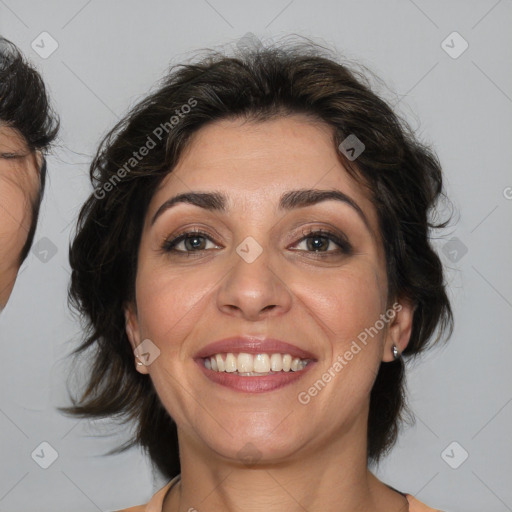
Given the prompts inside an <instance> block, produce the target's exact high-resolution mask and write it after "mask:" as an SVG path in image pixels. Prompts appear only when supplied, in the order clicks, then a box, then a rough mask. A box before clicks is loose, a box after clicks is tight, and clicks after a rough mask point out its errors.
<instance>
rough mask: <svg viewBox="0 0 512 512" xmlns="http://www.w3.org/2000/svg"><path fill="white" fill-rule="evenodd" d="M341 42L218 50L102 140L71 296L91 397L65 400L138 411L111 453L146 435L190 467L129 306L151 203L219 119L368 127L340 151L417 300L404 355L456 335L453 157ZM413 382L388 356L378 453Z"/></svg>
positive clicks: (165, 454) (120, 412)
mask: <svg viewBox="0 0 512 512" xmlns="http://www.w3.org/2000/svg"><path fill="white" fill-rule="evenodd" d="M331 53H332V55H331ZM331 53H330V52H329V51H328V50H326V49H325V48H323V47H320V46H318V45H317V44H315V43H312V42H301V43H297V44H290V45H286V44H282V45H281V46H278V45H271V46H266V47H263V48H260V49H251V48H247V47H246V48H244V49H240V50H239V51H238V53H237V54H235V55H233V56H229V55H227V54H223V53H221V52H218V51H210V52H207V54H206V56H202V58H201V59H200V60H198V61H197V62H190V63H187V64H179V65H176V66H173V67H171V68H170V70H169V72H168V74H167V75H166V76H165V77H164V79H163V80H162V82H161V83H160V84H159V87H158V89H157V90H156V91H154V92H152V93H151V94H150V95H148V96H147V97H146V98H145V99H143V100H141V101H140V102H139V103H138V104H137V105H136V106H135V107H133V109H132V110H131V111H130V112H129V113H128V114H127V115H126V116H125V117H124V118H123V119H122V120H121V121H120V122H119V123H118V124H117V125H116V126H115V127H114V128H113V129H112V130H111V131H110V132H109V133H108V134H107V135H106V136H105V138H104V139H103V140H102V142H101V144H100V146H99V148H98V151H97V154H96V156H95V158H94V160H93V162H92V164H91V167H90V178H91V182H92V185H93V187H94V193H93V194H91V196H90V197H89V198H88V200H87V201H86V203H85V204H84V205H83V207H82V209H81V212H80V215H79V219H78V224H77V231H76V236H75V238H74V239H73V240H72V243H71V245H70V251H69V259H70V265H71V269H72V274H71V284H70V288H69V301H70V304H71V305H72V307H73V308H74V309H75V310H76V311H77V312H79V313H80V314H82V315H83V316H84V318H85V322H86V327H87V332H86V335H85V337H84V340H83V342H82V343H81V345H80V346H79V347H77V348H76V349H75V350H74V351H73V353H72V354H71V355H73V354H75V355H78V354H80V353H82V352H83V351H85V350H86V349H88V348H92V349H93V352H92V353H91V358H92V361H91V360H90V361H89V362H90V363H91V364H92V366H91V369H90V373H89V375H88V382H87V386H86V389H85V391H84V393H83V395H82V396H81V398H80V400H79V401H78V402H77V401H76V400H75V399H74V398H72V401H73V404H74V405H73V406H72V407H66V408H60V409H61V410H62V411H64V412H66V413H69V414H72V415H77V416H80V417H108V416H111V417H113V416H124V417H125V418H128V420H135V421H136V422H137V431H136V435H135V438H134V439H131V440H130V441H128V442H127V443H125V445H123V446H122V447H120V448H118V449H115V450H111V451H110V452H109V454H112V453H119V452H122V451H124V450H126V449H128V448H130V447H132V446H134V445H135V444H136V443H138V444H140V445H141V446H142V447H143V448H144V449H145V450H147V452H148V453H149V455H150V457H151V459H152V460H153V462H154V463H156V465H157V467H158V468H159V469H160V471H161V472H162V473H163V474H165V475H166V476H167V477H169V478H170V477H172V476H175V475H177V474H178V473H179V472H180V462H179V457H178V445H177V430H176V424H175V423H174V421H173V420H172V418H171V417H170V415H169V413H168V412H167V410H166V409H165V408H164V406H163V405H162V403H161V401H160V399H159V397H158V395H157V393H156V391H155V388H154V386H153V384H152V381H151V379H150V378H148V376H146V375H141V374H139V373H138V372H137V371H136V369H135V365H134V354H133V352H132V349H131V346H130V343H129V340H128V337H127V334H126V332H125V317H124V315H123V305H124V304H125V303H126V302H127V301H130V300H134V299H135V275H136V269H137V252H138V247H139V244H140V239H141V233H142V229H143V222H144V218H145V216H146V212H147V208H148V204H149V202H150V200H151V198H152V196H153V195H154V193H155V190H156V188H157V187H158V185H159V184H160V183H161V182H162V180H163V179H164V178H165V177H166V176H167V175H168V174H169V173H171V172H172V170H173V169H174V168H175V166H176V165H177V163H178V160H179V158H180V155H181V154H182V153H183V150H184V148H185V147H187V144H188V142H189V141H190V140H191V136H192V135H193V134H194V133H195V132H197V131H198V130H199V129H200V128H201V127H203V126H205V125H206V124H208V123H211V122H214V121H217V120H221V119H236V118H242V119H247V120H256V121H265V120H269V119H273V118H278V117H282V116H288V115H293V114H296V113H302V114H307V115H310V116H311V117H312V118H313V119H317V120H321V121H323V122H324V123H327V124H328V125H329V126H330V127H332V129H333V141H332V143H333V145H334V146H335V147H336V148H338V147H339V144H340V143H341V142H342V141H344V140H345V138H346V137H347V136H348V135H350V134H354V135H356V136H357V137H358V139H360V140H361V141H362V142H363V143H364V145H365V150H364V152H363V153H362V154H361V155H360V156H359V157H358V158H357V160H356V161H350V159H349V158H347V156H346V155H344V154H343V152H341V151H338V154H339V158H340V159H341V162H342V163H343V164H344V166H345V168H346V169H347V171H348V172H350V174H351V175H352V176H353V177H354V178H355V179H357V180H358V182H359V183H361V184H363V185H365V186H366V187H368V189H369V190H370V191H371V194H372V201H373V204H374V205H375V207H376V210H377V213H378V219H379V228H380V232H381V234H382V239H383V244H384V249H385V255H386V272H387V276H388V282H389V297H388V300H390V299H392V298H394V297H399V296H404V297H408V298H410V299H411V300H412V301H413V302H414V304H415V310H414V316H413V327H412V333H411V337H410V341H409V344H408V345H407V347H406V349H405V350H404V354H405V355H409V356H412V355H416V354H419V353H420V352H422V351H424V350H425V349H426V348H427V346H430V345H433V344H434V343H436V342H437V341H438V340H440V339H441V334H442V332H445V331H446V329H447V328H448V329H449V334H450V335H451V332H452V330H453V317H452V311H451V307H450V303H449V299H448V297H447V294H446V290H445V284H444V276H443V268H442V263H441V261H440V259H439V257H438V255H437V254H436V252H435V250H434V249H433V247H432V246H431V243H430V240H429V230H430V229H433V228H439V227H445V225H446V222H445V223H439V224H435V223H434V222H433V221H432V220H431V219H429V212H430V211H431V209H432V208H433V207H434V205H435V203H436V202H437V200H438V199H439V198H440V195H441V194H442V195H444V192H443V183H442V172H441V166H440V163H439V161H438V159H437V157H436V155H435V153H434V152H433V150H431V149H430V148H429V147H428V146H427V145H425V144H422V143H420V142H419V141H418V140H416V138H415V137H414V135H413V133H412V130H411V129H410V128H409V126H408V125H407V123H405V121H401V120H400V119H399V117H398V115H397V114H395V113H394V112H393V110H392V108H391V107H390V106H389V105H388V104H387V103H386V102H385V101H384V100H383V99H381V98H380V97H378V96H377V95H376V94H375V93H374V92H372V90H371V86H370V82H369V80H368V79H367V77H366V76H365V74H364V73H363V72H361V71H359V70H357V69H356V67H355V66H352V69H351V67H350V66H349V65H347V64H343V63H340V62H337V56H336V54H335V53H334V52H331ZM192 104H193V105H194V106H193V108H188V107H187V108H185V105H192ZM184 112H186V113H184ZM177 113H180V116H179V118H177V119H176V120H173V116H176V114H177ZM181 113H184V115H181ZM159 137H160V138H159ZM149 139H151V140H152V142H153V144H155V146H154V147H152V149H151V150H150V151H149V152H148V154H147V155H146V156H145V157H144V158H141V159H140V160H138V159H135V158H133V152H134V150H135V149H138V148H142V147H143V146H145V145H147V144H148V142H149ZM127 163H129V165H128V166H127V165H126V164H127ZM120 176H122V177H120ZM437 329H438V330H439V332H438V336H437V337H436V339H435V340H433V339H432V338H433V335H434V333H435V331H436V330H437ZM404 386H405V384H404V362H403V361H402V358H399V359H397V360H396V361H393V362H389V363H382V364H381V365H380V369H379V372H378V375H377V377H376V380H375V383H374V386H373V388H372V391H371V396H370V411H369V418H368V439H367V441H368V443H367V456H368V458H367V460H368V462H372V461H373V462H378V460H379V458H380V457H381V456H382V455H383V454H384V453H386V452H387V451H389V449H390V448H391V447H392V446H393V444H394V443H395V441H396V437H397V433H398V427H399V423H400V420H402V419H404V412H406V411H408V408H407V403H406V396H405V390H404Z"/></svg>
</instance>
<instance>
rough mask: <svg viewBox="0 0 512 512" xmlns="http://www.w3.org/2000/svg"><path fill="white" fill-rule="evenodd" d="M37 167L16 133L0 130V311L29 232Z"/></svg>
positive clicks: (37, 182) (36, 163)
mask: <svg viewBox="0 0 512 512" xmlns="http://www.w3.org/2000/svg"><path fill="white" fill-rule="evenodd" d="M39 164H40V162H39V161H38V155H37V154H35V153H34V152H33V151H30V150H29V148H28V147H27V144H26V142H25V140H24V139H23V137H21V136H20V135H19V133H18V132H17V131H16V130H13V129H12V128H8V127H5V126H0V309H2V308H3V307H5V304H6V303H7V299H8V298H9V295H10V294H11V291H12V288H13V286H14V282H15V280H16V275H17V273H18V270H19V259H20V255H21V251H22V249H23V247H24V245H25V242H26V240H27V236H28V233H29V230H30V226H31V222H32V211H33V206H32V205H33V204H34V201H36V199H37V194H38V190H39Z"/></svg>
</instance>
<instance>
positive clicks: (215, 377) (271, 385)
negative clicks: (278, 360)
mask: <svg viewBox="0 0 512 512" xmlns="http://www.w3.org/2000/svg"><path fill="white" fill-rule="evenodd" d="M196 363H197V364H198V365H199V368H200V369H201V370H202V372H203V373H204V374H205V375H206V377H208V379H210V380H211V381H213V382H215V383H216V384H220V385H221V386H226V387H228V388H231V389H234V390H236V391H243V392H244V393H264V392H266V391H274V390H276V389H279V388H282V387H284V386H287V385H288V384H291V383H292V382H296V381H297V380H299V379H300V378H301V377H303V376H304V375H305V374H306V373H307V372H308V371H309V370H310V369H311V367H313V366H314V365H315V361H311V362H310V363H309V364H308V365H307V366H306V367H305V368H304V369H302V370H300V371H297V372H293V371H292V370H290V371H289V372H280V373H276V374H274V375H263V376H261V377H257V376H254V377H240V376H239V375H238V374H236V373H227V372H216V371H214V370H209V369H208V368H206V366H205V365H204V360H203V359H199V360H196Z"/></svg>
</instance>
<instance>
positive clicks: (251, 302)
mask: <svg viewBox="0 0 512 512" xmlns="http://www.w3.org/2000/svg"><path fill="white" fill-rule="evenodd" d="M217 301H218V307H219V309H220V310H221V311H222V313H223V314H227V315H232V316H236V317H238V318H243V319H246V320H250V321H257V320H262V319H265V318H268V317H269V316H278V315H282V314H284V313H285V312H286V311H288V310H289V309H290V306H291V303H292V293H291V291H290V289H289V288H288V286H287V284H286V282H285V280H284V279H283V276H282V275H280V272H279V270H278V269H276V268H273V267H272V265H271V262H270V258H269V257H268V251H267V250H264V251H263V252H262V253H261V254H260V255H259V256H258V257H257V258H256V259H255V260H254V261H252V262H250V263H249V262H247V261H246V260H244V258H242V257H240V256H239V254H238V253H234V255H233V263H232V267H231V268H230V269H229V270H228V271H227V274H226V276H225V278H224V279H223V281H222V284H221V286H220V288H219V291H218V295H217Z"/></svg>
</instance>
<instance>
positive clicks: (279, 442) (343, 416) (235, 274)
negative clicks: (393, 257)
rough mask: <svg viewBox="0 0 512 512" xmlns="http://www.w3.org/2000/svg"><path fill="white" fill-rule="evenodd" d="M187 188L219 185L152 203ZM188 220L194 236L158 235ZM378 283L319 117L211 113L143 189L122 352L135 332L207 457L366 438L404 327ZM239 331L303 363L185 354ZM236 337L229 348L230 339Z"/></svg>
mask: <svg viewBox="0 0 512 512" xmlns="http://www.w3.org/2000/svg"><path fill="white" fill-rule="evenodd" d="M297 190H315V191H320V190H322V191H338V192H341V193H342V194H344V196H346V197H348V198H350V200H351V201H352V202H353V205H351V204H349V203H348V202H347V201H340V200H335V199H329V200H325V201H319V202H313V203H311V204H308V205H304V204H301V203H300V201H299V202H298V203H297V202H295V203H294V202H293V201H290V200H288V201H285V202H286V208H282V209H281V208H280V206H279V205H280V201H281V198H282V197H283V196H284V197H285V198H286V197H288V199H289V197H290V196H289V194H290V193H291V192H293V191H297ZM192 192H201V193H213V192H215V193H217V194H222V195H223V196H224V197H225V208H224V209H223V210H220V209H212V208H205V207H201V206H198V205H195V204H190V203H187V202H178V203H176V204H174V206H171V207H167V208H166V207H165V206H163V205H165V203H166V202H168V201H169V200H170V199H172V198H173V197H175V196H177V195H178V194H189V193H192ZM204 205H205V204H203V206H204ZM354 205H355V206H354ZM167 206H169V205H167ZM194 230H196V231H197V230H199V231H201V232H202V233H205V234H206V235H204V234H201V235H197V234H196V235H195V236H196V238H192V239H189V240H181V241H178V242H177V243H176V244H174V247H172V245H173V244H172V243H171V242H172V239H174V238H176V237H177V236H178V235H181V234H183V233H184V232H190V231H194ZM319 230H322V231H324V233H321V234H320V235H311V236H310V235H309V233H314V232H316V231H319ZM329 233H332V235H333V236H334V237H338V239H340V240H341V244H340V245H338V243H337V242H335V241H331V240H330V239H329V238H328V236H330V235H329ZM326 235H327V236H326ZM172 248H174V251H172V250H169V249H172ZM387 290H388V288H387V279H386V272H385V257H384V250H383V247H382V242H381V240H380V235H379V231H378V220H377V214H376V211H375V208H374V206H373V204H372V202H371V201H370V200H369V198H368V197H367V192H366V191H365V190H364V189H363V188H362V187H361V186H360V185H358V184H357V183H356V182H355V181H354V180H353V179H352V178H351V177H350V176H349V174H348V173H347V172H346V170H345V169H344V167H343V166H342V164H341V163H340V161H339V159H338V156H337V153H336V150H335V148H334V145H333V142H332V135H331V130H330V128H329V127H328V126H327V125H324V124H320V123H316V124H315V123H313V122H312V121H311V120H309V119H308V118H306V117H303V116H301V115H294V116H290V117H287V118H280V119H276V120H272V121H265V122H261V123H253V122H250V123H245V124H244V123H242V122H241V121H239V120H223V121H220V122H215V123H213V124H210V125H208V126H206V127H204V128H202V129H201V130H199V131H198V132H197V133H196V134H195V137H194V139H193V140H192V142H191V144H190V145H189V147H188V149H187V151H186V152H185V153H184V154H183V156H182V158H181V160H180V163H179V165H177V167H176V168H175V170H174V171H173V172H172V173H171V174H169V175H168V176H167V177H166V179H165V180H164V181H163V183H162V185H161V187H160V188H159V189H158V190H157V192H156V193H155V195H154V197H153V198H152V201H151V203H150V205H149V209H148V213H147V216H146V219H145V224H144V229H143V233H142V238H141V243H140V248H139V260H138V270H137V277H136V309H135V308H134V307H129V308H127V310H126V317H127V333H128V336H129V338H130V342H131V344H132V348H134V349H135V348H136V347H138V346H139V344H141V343H142V342H143V341H144V343H142V347H143V349H144V350H142V352H144V353H146V354H148V355H146V356H144V357H141V358H140V359H141V360H143V361H145V362H144V365H142V366H137V369H138V370H139V371H140V372H141V373H149V374H150V377H151V379H152V381H153V383H154V386H155V388H156V391H157V393H158V395H159V397H160V399H161V401H162V403H163V404H164V406H165V407H166V409H167V410H168V411H169V413H170V415H171V416H172V417H173V418H174V420H175V421H176V423H177V424H178V428H179V431H180V435H181V437H180V442H181V441H182V440H183V439H185V438H186V439H188V441H189V442H190V443H193V445H194V446H195V447H196V448H198V449H199V450H201V452H202V453H204V452H205V451H206V452H209V453H210V455H211V454H212V451H213V452H215V453H217V454H222V455H223V456H226V457H228V458H231V459H238V460H240V459H244V458H247V457H249V458H251V457H252V458H265V459H269V460H274V461H275V460H279V459H281V458H286V457H288V458H289V457H290V456H293V454H295V453H299V452H301V451H302V452H303V451H305V450H315V449H318V448H319V447H320V446H322V445H326V443H327V444H330V445H332V443H333V442H340V441H339V440H340V439H345V442H348V441H347V440H348V439H349V438H350V439H351V441H352V442H353V441H354V439H356V438H357V439H359V440H363V439H364V440H366V423H367V416H368V403H369V394H370V391H371V388H372V385H373V382H374V380H375V377H376V374H377V371H378V368H379V365H380V363H381V361H383V360H384V361H390V360H392V357H391V346H392V343H396V344H397V345H398V346H399V348H400V350H403V349H404V348H405V345H406V343H407V340H408V335H409V333H410V330H409V328H410V315H409V316H407V315H408V311H409V310H408V308H407V307H406V305H403V306H402V309H401V312H400V313H398V314H397V315H395V318H394V320H388V321H386V322H383V321H382V319H383V318H384V317H385V316H384V315H385V313H386V311H388V312H389V309H390V307H391V305H388V304H386V296H387ZM398 309H400V308H398ZM392 312H393V310H392ZM389 316H390V318H391V316H392V315H389ZM386 318H387V317H386ZM379 320H380V321H379ZM408 321H409V323H408ZM382 324H384V325H385V327H384V328H382ZM376 325H377V326H378V327H380V328H376V327H375V326H376ZM370 328H373V330H371V329H370ZM365 329H366V331H365ZM369 329H370V331H368V330H369ZM368 332H371V333H372V335H369V334H368ZM364 333H366V343H363V341H362V340H363V339H364V338H365V336H364ZM246 336H253V337H257V338H258V339H265V338H273V339H278V340H282V341H284V342H286V343H289V344H291V345H293V346H295V347H298V348H299V349H302V350H303V351H306V352H308V353H309V354H311V355H312V356H313V359H314V361H313V362H311V363H309V365H308V366H306V367H305V368H304V369H303V370H299V371H297V372H293V371H289V372H283V371H281V372H279V374H276V375H274V376H269V377H256V376H237V375H236V374H234V373H232V372H223V373H222V374H220V373H219V372H215V371H214V370H212V369H209V370H208V369H206V368H204V361H203V359H202V358H199V359H198V358H197V356H198V354H200V353H201V351H203V354H204V353H205V352H204V350H203V349H205V347H207V345H209V344H211V343H212V342H215V341H217V340H221V339H224V338H231V337H246ZM145 340H150V341H149V342H148V341H145ZM354 343H355V344H354ZM356 345H357V346H359V350H358V349H357V348H356ZM236 346H237V345H236V342H235V348H234V349H233V350H230V351H231V352H233V353H234V356H235V359H236V360H238V354H237V352H243V351H244V350H238V351H237V350H236ZM267 348H268V347H267ZM212 350H213V351H214V353H215V352H217V349H211V350H206V352H209V353H210V352H212ZM255 350H256V351H257V347H256V348H255ZM218 352H220V353H221V357H222V358H223V360H224V358H225V357H226V356H225V351H224V350H221V349H219V351H218ZM261 352H263V353H267V354H268V355H269V356H272V354H273V353H276V352H277V353H286V351H285V350H281V349H280V348H277V349H270V350H266V349H265V350H262V351H261ZM350 354H352V356H350ZM242 357H243V356H242ZM260 359H262V364H263V363H264V362H265V361H264V359H265V358H264V357H263V358H260ZM274 360H275V361H277V359H276V357H274ZM281 360H282V358H281ZM242 362H243V361H242ZM336 362H338V364H336ZM134 364H135V362H134ZM276 364H279V363H278V362H277V363H276ZM340 365H341V368H340ZM201 366H202V367H201ZM261 368H264V365H263V366H262V367H261ZM276 368H277V367H276ZM219 375H220V377H219ZM326 375H327V377H326ZM329 376H330V377H331V378H330V379H329ZM291 377H294V379H293V380H292V379H291ZM222 378H226V379H229V381H227V382H224V381H223V383H219V379H222ZM248 379H249V380H251V381H252V382H253V383H254V382H255V381H256V379H260V380H261V381H265V382H266V385H268V386H270V389H269V388H266V389H267V390H266V391H261V389H260V390H259V391H258V390H256V389H254V388H251V390H247V389H245V390H243V389H241V388H243V387H244V386H245V387H251V385H252V384H246V383H248V382H249V380H248ZM285 379H289V380H285ZM319 380H320V381H321V383H320V384H318V381H319ZM276 382H279V383H280V386H277V384H276ZM315 383H317V384H316V386H317V387H316V388H315V387H314V386H315ZM322 383H323V385H322ZM226 384H227V385H226ZM315 389H316V393H315ZM343 433H345V434H347V436H344V437H340V434H343ZM255 454H256V455H255Z"/></svg>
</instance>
